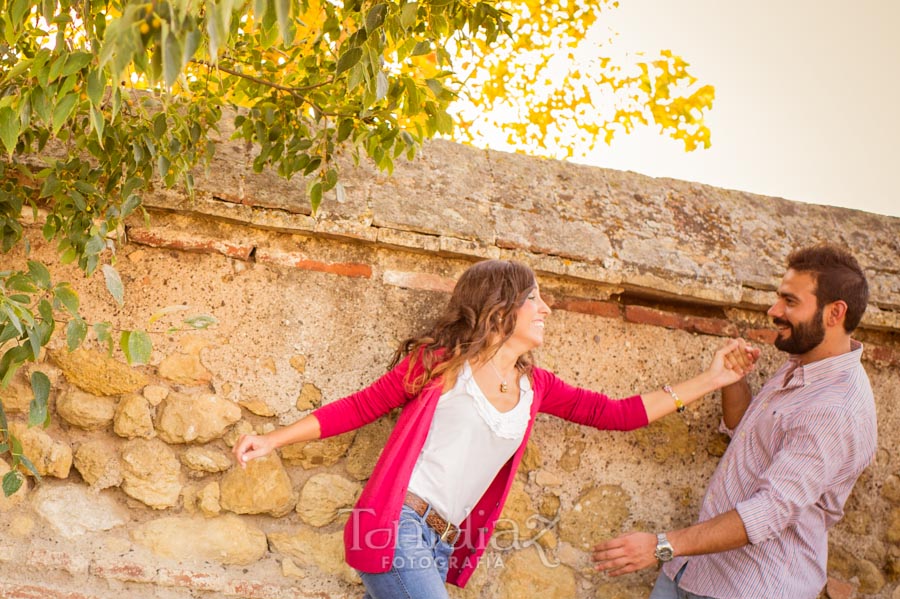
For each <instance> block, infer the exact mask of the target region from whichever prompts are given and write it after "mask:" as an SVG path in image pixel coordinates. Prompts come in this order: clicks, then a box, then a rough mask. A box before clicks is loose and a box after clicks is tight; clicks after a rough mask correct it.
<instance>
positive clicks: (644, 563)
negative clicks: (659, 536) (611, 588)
mask: <svg viewBox="0 0 900 599" xmlns="http://www.w3.org/2000/svg"><path fill="white" fill-rule="evenodd" d="M591 559H593V560H594V561H595V562H597V565H596V566H594V567H595V568H596V569H598V570H601V571H605V572H607V573H608V574H609V575H610V576H621V575H622V574H629V573H631V572H636V571H638V570H643V569H644V568H649V567H650V566H655V565H656V535H654V534H650V533H649V532H629V533H627V534H624V535H622V536H620V537H616V538H615V539H612V540H610V541H605V542H603V543H600V544H599V545H597V546H596V547H594V552H593V555H591Z"/></svg>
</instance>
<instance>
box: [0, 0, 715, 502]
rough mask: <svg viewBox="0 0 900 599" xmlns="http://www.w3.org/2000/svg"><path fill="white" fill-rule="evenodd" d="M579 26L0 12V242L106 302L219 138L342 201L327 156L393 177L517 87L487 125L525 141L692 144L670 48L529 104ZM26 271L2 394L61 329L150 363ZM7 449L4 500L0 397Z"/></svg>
mask: <svg viewBox="0 0 900 599" xmlns="http://www.w3.org/2000/svg"><path fill="white" fill-rule="evenodd" d="M595 17H596V11H595V10H594V9H592V8H591V4H590V3H587V2H585V1H583V0H569V1H568V2H560V3H542V2H539V1H538V0H527V1H525V2H511V1H506V0H483V1H479V0H420V1H419V2H411V1H409V0H345V1H343V2H338V1H336V0H247V1H241V2H239V1H237V0H203V1H202V2H196V1H191V0H152V1H149V2H131V1H128V0H109V1H107V2H80V1H78V2H76V1H74V0H0V35H2V39H0V250H2V252H3V253H9V252H11V251H16V252H18V253H19V254H20V255H24V257H25V259H26V260H27V258H28V257H29V255H30V247H29V245H28V241H27V238H26V237H25V236H24V228H23V227H24V225H23V223H25V222H31V223H34V224H35V225H34V226H37V225H41V234H42V235H43V238H44V239H45V240H46V241H47V242H48V243H53V244H55V247H56V249H57V251H58V254H59V262H60V263H61V264H62V265H66V264H72V265H77V266H78V267H79V268H80V269H81V270H82V271H84V272H85V273H86V274H88V275H91V274H93V273H95V272H96V271H97V270H98V269H99V270H100V271H101V272H102V273H103V276H104V280H105V282H106V287H107V289H108V290H109V292H110V294H111V295H112V297H113V298H114V299H115V300H116V302H117V303H119V304H121V303H122V302H123V301H124V297H125V290H124V287H123V285H122V281H121V278H120V277H119V274H118V272H117V270H116V268H115V263H116V246H117V243H118V241H119V240H120V239H121V237H122V234H123V230H124V222H125V219H126V218H128V217H129V216H130V215H133V214H136V213H140V212H141V211H142V210H143V209H142V208H141V197H142V194H145V193H147V192H149V191H152V190H153V189H154V187H157V186H165V187H173V186H176V185H180V186H183V187H184V188H185V189H186V190H187V192H188V193H192V192H193V187H194V181H193V175H192V170H193V169H194V168H196V167H198V166H201V167H202V166H203V165H206V164H208V163H209V160H210V158H211V157H212V156H213V155H214V153H215V151H216V143H215V141H214V140H215V139H218V138H220V136H221V135H225V136H228V135H231V136H232V137H233V138H236V139H242V140H245V141H247V142H250V143H252V144H254V145H255V147H256V150H257V151H256V154H255V158H254V162H253V167H254V169H256V170H257V171H261V170H262V169H264V168H271V169H273V170H275V171H277V172H278V173H279V174H280V175H281V176H283V177H287V178H290V177H292V176H295V175H298V174H299V175H300V176H302V177H305V178H306V181H307V184H308V187H307V191H308V195H309V201H310V203H311V206H312V209H313V211H315V210H316V209H317V208H318V206H319V204H320V202H321V201H322V198H323V195H324V194H325V193H326V192H331V191H332V190H333V193H335V194H336V195H337V197H338V198H340V196H341V195H342V194H343V189H342V187H341V185H340V182H339V177H338V171H337V168H336V166H335V156H336V155H337V154H338V153H339V152H349V153H350V154H351V155H352V156H353V157H354V159H355V160H357V161H358V160H360V159H363V158H367V159H371V160H372V161H373V162H374V163H375V164H376V165H377V166H378V167H379V168H380V169H382V170H386V171H388V172H390V171H391V170H392V168H393V165H394V161H395V160H396V159H398V158H400V157H401V156H406V157H412V156H413V155H414V153H415V151H416V149H417V147H418V146H419V145H420V144H421V143H422V141H423V140H425V139H426V138H430V137H434V136H436V135H444V136H449V135H452V134H453V133H454V120H453V117H452V116H451V110H452V105H453V103H454V102H455V101H456V100H457V99H458V98H460V93H462V90H463V89H467V90H468V91H467V92H465V93H466V94H467V95H466V97H467V98H468V100H469V101H470V102H472V103H473V104H474V106H475V109H476V110H478V111H481V112H486V113H490V112H491V110H493V109H495V108H497V107H499V106H501V105H503V103H504V102H507V101H513V100H512V98H514V97H515V96H517V95H518V96H519V100H517V101H523V102H525V104H523V106H525V107H526V109H527V110H526V112H525V113H524V114H525V116H524V118H522V119H521V123H515V122H510V123H506V124H503V125H502V128H503V129H504V130H505V131H508V132H509V133H510V134H512V135H515V136H517V139H520V140H521V141H522V143H523V144H525V145H526V146H528V147H535V146H537V147H538V148H544V149H549V148H551V147H552V146H553V144H558V143H561V142H562V141H563V136H562V135H560V134H559V133H555V132H554V131H555V130H556V129H558V128H559V125H557V124H555V123H557V122H559V121H561V120H564V119H571V120H572V122H574V123H576V124H577V125H578V126H579V127H580V128H581V129H582V130H584V131H586V132H587V133H586V135H587V137H586V138H585V139H588V140H596V138H597V135H599V132H601V131H604V132H605V133H604V137H605V138H606V139H607V140H608V139H609V137H610V136H611V135H612V131H614V130H615V129H616V128H624V130H626V131H627V130H628V129H629V128H630V127H631V126H633V124H634V123H635V122H646V121H647V116H646V115H652V119H653V120H654V121H655V122H656V123H658V124H660V125H661V126H662V127H663V128H664V129H665V130H668V131H670V132H671V133H672V134H673V135H676V136H683V139H685V143H686V145H687V146H688V147H691V146H692V145H694V144H696V143H704V142H705V143H708V137H706V138H705V139H704V135H707V136H708V132H706V133H704V131H705V130H704V129H702V123H700V121H699V120H698V118H699V116H700V114H701V113H702V111H703V110H705V109H706V108H708V107H709V102H710V101H711V98H712V96H711V93H710V92H709V91H706V92H702V93H701V92H699V91H698V92H697V94H699V95H696V94H695V96H692V97H689V98H686V99H685V98H670V97H669V96H670V95H671V89H673V88H674V87H675V86H677V85H678V84H680V83H684V82H685V81H688V82H690V76H689V75H688V74H687V72H686V71H685V70H684V67H685V65H684V63H683V62H682V61H680V59H678V58H676V57H673V56H671V55H665V56H663V57H662V58H661V59H660V60H659V61H656V62H654V63H648V64H645V65H644V66H643V67H641V68H643V69H644V70H643V72H642V73H639V74H637V75H633V76H627V77H626V76H624V75H622V76H619V75H618V74H617V73H616V72H615V67H614V66H612V65H610V64H609V63H603V66H604V68H605V69H606V70H603V69H601V70H598V71H596V72H594V73H593V74H592V75H590V76H587V75H583V74H576V73H575V72H574V71H573V72H570V73H569V76H568V78H566V79H565V80H564V83H563V86H562V87H561V88H560V89H559V90H558V91H553V92H550V93H548V94H547V95H545V96H541V97H538V96H534V98H533V99H532V100H529V98H530V97H531V96H530V94H531V91H532V89H533V88H534V87H535V85H536V84H537V83H539V82H540V81H541V80H542V79H543V78H545V77H546V74H547V72H548V69H552V68H553V64H552V63H551V62H550V60H549V57H550V56H551V55H552V54H554V53H557V52H558V51H559V47H560V46H558V43H560V40H564V39H568V40H569V41H567V42H565V43H574V44H577V43H578V40H580V39H582V38H584V36H585V32H586V31H587V28H588V27H589V26H590V25H591V24H592V22H593V20H594V19H595ZM567 36H568V37H567ZM554 44H557V45H554ZM454 61H456V62H455V63H454ZM527 65H531V66H533V67H534V68H533V69H532V70H529V68H531V67H528V68H526V66H527ZM534 65H536V66H534ZM591 81H593V82H594V83H595V84H598V85H601V86H602V85H605V86H607V87H610V88H612V89H617V90H625V91H626V92H627V95H628V96H629V97H630V98H631V102H632V104H631V105H630V107H629V108H622V109H620V110H619V111H618V112H616V113H615V115H614V118H612V119H611V120H610V121H608V122H605V123H603V122H599V123H598V122H595V123H593V124H585V123H586V121H584V119H585V118H586V117H585V113H586V112H587V109H588V108H589V107H590V106H591V103H592V102H595V101H596V100H597V99H598V92H596V91H592V92H590V93H589V94H588V93H586V92H585V93H583V94H582V93H581V92H580V91H577V90H579V89H581V88H579V87H578V86H579V85H582V84H584V86H585V89H587V87H586V86H587V82H591ZM464 83H465V84H467V85H468V87H467V88H464V87H463V84H464ZM703 89H707V88H703ZM579 94H581V95H579ZM233 108H237V112H236V113H235V114H236V117H234V120H233V121H231V122H226V121H223V120H222V115H223V112H224V110H225V109H233ZM461 124H462V125H463V126H462V128H461V129H460V130H459V131H460V134H461V136H462V138H463V139H467V138H468V139H471V138H473V137H474V136H475V135H477V134H478V131H479V129H478V126H479V125H478V124H477V123H476V122H475V121H474V120H469V121H465V122H462V123H461ZM220 127H221V131H220ZM691 127H694V128H695V129H694V130H693V132H692V130H691ZM697 127H699V128H697ZM555 128H556V129H555ZM591 143H593V142H591ZM145 217H146V214H145ZM27 266H28V267H27V269H25V270H21V271H14V270H5V271H2V272H0V388H2V387H3V386H6V385H8V384H9V382H10V380H11V379H12V377H13V375H14V374H15V372H16V371H17V369H18V368H19V367H20V366H22V365H23V364H24V363H26V362H36V361H38V359H39V356H40V353H41V349H42V348H43V347H44V346H46V345H47V344H48V343H49V341H50V339H51V336H52V335H53V334H54V332H55V331H56V330H57V328H64V329H65V339H66V345H67V346H68V347H69V348H70V349H74V348H77V347H78V346H80V345H81V344H82V343H83V342H84V341H85V339H88V338H89V337H92V338H94V340H95V341H96V342H97V343H99V344H100V345H101V346H105V347H106V348H107V349H108V350H109V351H110V352H111V351H113V348H114V345H115V342H116V341H117V342H118V347H119V348H120V350H121V351H122V352H123V353H124V355H125V357H126V359H127V360H128V361H129V362H130V363H144V362H146V361H147V359H148V356H149V353H150V351H151V343H150V337H149V336H148V335H147V333H146V332H144V331H114V330H113V327H112V325H111V324H110V323H108V322H99V323H88V322H86V321H85V319H84V318H83V317H82V316H81V315H80V313H79V298H78V295H77V293H76V292H75V291H74V289H73V288H72V286H71V285H69V284H68V283H66V282H64V281H63V282H54V281H52V280H51V276H50V271H49V270H48V269H47V267H46V266H45V265H43V264H41V263H40V262H38V261H35V260H27ZM177 309H180V308H176V310H177ZM166 310H167V309H164V310H163V311H162V312H161V313H162V314H168V313H170V312H171V311H168V312H167V311H166ZM159 315H160V313H158V314H157V315H154V317H152V318H151V319H150V322H151V323H152V322H153V321H154V319H156V318H157V317H158V316H159ZM212 322H214V319H212V317H208V316H200V317H194V318H188V319H185V320H184V326H188V327H195V328H203V327H206V326H209V325H210V324H211V323H212ZM63 324H64V327H63ZM41 377H43V378H41ZM45 379H46V377H45V376H44V375H42V374H41V373H40V372H35V373H34V374H33V376H32V387H33V390H34V395H35V398H34V400H33V401H32V405H31V413H30V416H29V421H30V423H31V424H41V423H45V422H46V414H47V409H46V399H47V392H45V387H48V385H47V384H46V383H45V382H44V380H45ZM6 453H8V454H9V455H10V456H11V458H12V461H13V469H12V471H11V472H10V473H8V474H7V476H6V477H5V478H4V480H3V489H4V492H6V493H7V494H9V493H11V492H14V491H15V490H16V489H17V488H18V486H19V485H20V484H21V482H22V478H21V474H20V472H19V469H18V466H20V465H21V466H24V467H25V468H27V469H30V470H32V471H33V468H31V467H30V463H29V462H28V461H27V459H26V458H25V457H24V456H23V455H22V452H21V445H20V444H19V442H18V441H17V440H16V439H15V438H13V436H12V435H10V432H9V427H8V426H7V421H6V415H5V414H4V412H3V407H2V404H0V455H4V454H6ZM35 474H36V473H35Z"/></svg>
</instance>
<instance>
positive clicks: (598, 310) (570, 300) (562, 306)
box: [550, 297, 622, 318]
mask: <svg viewBox="0 0 900 599" xmlns="http://www.w3.org/2000/svg"><path fill="white" fill-rule="evenodd" d="M550 307H551V308H553V309H554V310H565V311H567V312H577V313H579V314H591V315H593V316H602V317H603V318H622V307H621V306H620V305H619V304H617V303H616V302H604V301H599V300H590V299H583V298H578V297H564V298H561V299H558V300H556V299H554V301H553V303H552V304H551V305H550Z"/></svg>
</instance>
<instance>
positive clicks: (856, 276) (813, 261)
mask: <svg viewBox="0 0 900 599" xmlns="http://www.w3.org/2000/svg"><path fill="white" fill-rule="evenodd" d="M788 268H790V269H793V270H796V271H800V272H806V273H809V274H811V275H812V276H813V279H815V281H816V302H817V304H818V307H819V308H822V307H823V306H824V305H825V304H830V303H831V302H836V301H838V300H843V301H844V302H845V303H846V304H847V316H846V318H845V319H844V330H846V331H847V332H848V333H850V332H852V331H853V330H854V329H855V328H856V327H857V326H858V325H859V321H860V319H861V318H862V315H863V312H865V311H866V304H868V303H869V284H868V282H867V281H866V275H865V273H864V272H863V269H862V268H861V267H860V266H859V262H857V261H856V258H854V257H853V254H851V253H850V252H848V251H847V250H845V249H844V248H841V247H838V246H836V245H831V244H828V243H821V244H818V245H814V246H810V247H805V248H800V249H798V250H794V251H793V252H791V255H790V256H788Z"/></svg>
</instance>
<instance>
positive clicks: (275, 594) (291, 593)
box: [223, 580, 308, 599]
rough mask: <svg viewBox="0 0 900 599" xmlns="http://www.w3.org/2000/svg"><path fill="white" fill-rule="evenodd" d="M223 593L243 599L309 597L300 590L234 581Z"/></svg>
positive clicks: (249, 581)
mask: <svg viewBox="0 0 900 599" xmlns="http://www.w3.org/2000/svg"><path fill="white" fill-rule="evenodd" d="M223 592H224V594H225V595H237V596H238V597H241V598H242V599H303V598H306V597H308V595H306V594H305V593H301V592H300V590H299V589H294V588H291V587H286V586H278V585H274V584H268V583H265V582H258V581H255V580H232V581H231V582H229V583H228V584H227V585H226V586H225V590H224V591H223Z"/></svg>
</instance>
